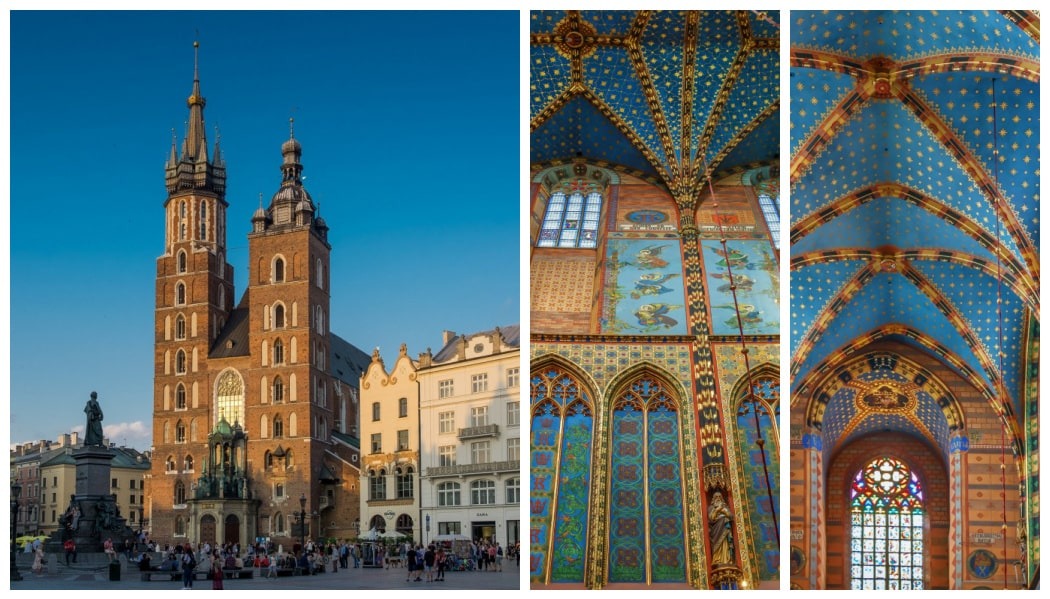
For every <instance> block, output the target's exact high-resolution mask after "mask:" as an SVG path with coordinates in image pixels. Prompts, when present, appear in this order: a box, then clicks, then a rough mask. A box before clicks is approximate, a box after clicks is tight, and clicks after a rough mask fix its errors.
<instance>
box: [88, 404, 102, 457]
mask: <svg viewBox="0 0 1050 599" xmlns="http://www.w3.org/2000/svg"><path fill="white" fill-rule="evenodd" d="M84 413H85V414H87V429H86V430H85V431H84V446H85V447H87V446H89V445H95V446H98V447H103V440H102V407H101V406H99V405H98V393H96V392H94V391H92V392H91V399H89V400H88V402H87V405H86V406H84Z"/></svg>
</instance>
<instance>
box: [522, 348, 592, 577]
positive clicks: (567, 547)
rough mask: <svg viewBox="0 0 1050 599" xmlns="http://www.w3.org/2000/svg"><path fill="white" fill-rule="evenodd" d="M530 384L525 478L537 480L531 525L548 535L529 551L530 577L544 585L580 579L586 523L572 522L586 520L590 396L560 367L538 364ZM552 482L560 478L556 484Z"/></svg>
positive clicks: (533, 489) (590, 457) (588, 480)
mask: <svg viewBox="0 0 1050 599" xmlns="http://www.w3.org/2000/svg"><path fill="white" fill-rule="evenodd" d="M530 385H531V395H530V404H531V406H532V407H531V416H530V417H531V420H532V422H531V424H532V426H531V430H530V435H531V446H532V451H531V455H532V459H531V468H530V478H531V480H533V481H539V483H540V485H538V486H536V485H534V486H533V487H532V489H531V491H530V497H529V499H530V502H531V506H532V510H531V516H530V528H531V529H532V530H533V531H534V532H533V534H534V535H537V536H538V537H539V538H543V539H547V542H546V543H544V544H542V545H534V546H533V551H532V553H533V555H536V556H538V557H539V558H540V560H539V563H540V566H539V568H538V569H537V570H536V572H535V573H534V575H535V576H536V577H537V578H538V579H540V580H543V581H544V582H545V583H546V582H578V581H580V580H583V578H584V563H585V562H586V559H585V557H586V556H585V548H586V546H587V538H586V531H587V526H577V525H575V524H574V523H586V522H587V521H588V513H587V506H588V505H589V504H590V492H591V488H590V487H591V477H590V475H591V459H592V455H591V448H592V446H593V442H594V439H593V433H594V416H593V411H592V405H591V403H590V401H591V399H590V398H591V397H592V395H591V393H590V392H589V391H588V390H587V389H586V387H584V386H583V385H581V384H580V382H579V379H577V378H576V377H574V376H572V375H571V374H569V373H568V372H567V371H566V370H565V369H564V368H562V367H560V366H559V365H549V366H546V367H539V368H537V369H536V370H535V371H533V373H532V375H531V380H530ZM555 480H557V481H562V482H561V484H559V485H558V486H557V488H555V485H554V484H553V482H554V481H555ZM555 491H557V492H556V493H555ZM595 492H601V491H595ZM548 564H549V565H548Z"/></svg>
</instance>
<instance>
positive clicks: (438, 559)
mask: <svg viewBox="0 0 1050 599" xmlns="http://www.w3.org/2000/svg"><path fill="white" fill-rule="evenodd" d="M445 559H446V556H445V548H444V547H438V550H437V554H436V555H435V556H434V563H435V564H436V565H437V578H435V579H434V580H437V581H444V580H445Z"/></svg>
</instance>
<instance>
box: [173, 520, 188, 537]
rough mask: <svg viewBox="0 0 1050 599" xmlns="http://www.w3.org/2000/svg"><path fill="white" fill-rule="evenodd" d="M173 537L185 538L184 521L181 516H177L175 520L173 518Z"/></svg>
mask: <svg viewBox="0 0 1050 599" xmlns="http://www.w3.org/2000/svg"><path fill="white" fill-rule="evenodd" d="M175 536H176V537H184V536H186V519H185V518H183V517H182V516H178V517H177V518H175Z"/></svg>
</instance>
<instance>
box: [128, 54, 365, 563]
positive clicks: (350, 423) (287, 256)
mask: <svg viewBox="0 0 1050 599" xmlns="http://www.w3.org/2000/svg"><path fill="white" fill-rule="evenodd" d="M187 104H188V107H189V123H188V132H187V135H186V138H185V139H184V140H183V143H182V144H181V148H180V147H177V146H176V145H175V143H174V140H173V143H172V148H171V152H170V155H169V158H168V160H167V163H166V164H165V180H166V185H167V198H166V200H165V202H164V214H163V218H164V221H165V238H164V253H163V254H162V255H161V256H160V257H159V258H158V259H157V278H156V325H155V330H154V335H155V340H156V341H155V356H154V359H155V376H154V416H153V431H154V444H153V456H154V461H153V467H152V469H151V472H150V475H149V477H148V488H149V494H148V499H147V501H148V504H147V508H146V511H147V513H146V518H148V519H149V528H150V530H151V533H152V536H153V538H155V539H157V540H158V541H160V542H192V543H197V542H209V543H211V544H212V545H214V544H216V543H226V542H230V543H233V542H237V543H240V545H241V546H242V547H244V546H245V545H246V544H247V543H249V542H252V541H254V540H255V539H256V538H259V537H263V538H269V539H271V540H273V541H275V542H277V543H283V544H284V545H285V546H286V547H289V548H290V547H291V546H292V545H293V544H294V543H296V542H298V539H299V538H300V537H302V536H305V537H311V536H312V537H314V538H318V537H320V536H321V535H322V534H324V535H326V536H330V535H331V536H334V535H335V534H341V535H343V536H348V535H349V534H351V533H352V532H356V531H352V530H351V527H352V525H353V524H356V521H357V517H358V511H359V503H358V492H359V488H358V480H359V466H358V464H359V442H358V441H357V434H358V432H357V430H356V426H357V421H358V420H357V419H358V401H357V387H358V384H359V377H360V375H361V373H362V372H363V369H364V367H365V366H367V364H368V357H367V355H366V354H364V353H363V352H361V351H360V350H358V349H357V348H355V347H354V346H352V345H351V344H349V343H348V342H346V341H344V340H343V339H341V338H340V337H338V336H337V335H335V334H334V333H332V332H331V331H330V330H329V328H328V324H329V318H328V316H329V314H330V312H329V306H330V302H331V297H330V295H329V290H330V287H329V280H330V279H329V277H330V273H331V270H330V262H329V253H330V249H331V248H330V246H329V243H328V240H327V231H328V228H327V225H326V223H325V222H324V220H323V219H321V218H320V217H318V216H316V214H315V206H314V203H313V201H312V199H311V197H310V194H309V193H308V192H307V190H306V189H305V188H304V187H303V184H302V169H303V167H302V164H301V155H302V147H301V145H300V143H299V142H298V141H297V140H296V139H295V137H294V133H293V134H292V135H290V137H289V139H288V140H287V141H286V142H285V143H284V144H283V145H282V146H281V148H280V152H281V155H282V156H283V163H282V165H281V180H280V182H279V188H278V190H277V191H276V193H274V195H273V197H272V199H271V201H270V203H269V206H268V207H266V208H263V207H260V208H259V209H258V210H257V211H256V212H255V214H254V215H252V216H251V223H252V229H251V233H249V235H248V240H247V241H248V246H249V265H248V288H247V289H246V290H245V291H244V293H243V294H242V296H241V299H240V300H239V301H238V302H236V303H235V290H234V286H233V267H232V266H231V265H230V264H229V263H227V262H226V248H227V241H226V222H227V209H228V207H229V204H228V203H227V201H226V197H225V196H226V168H225V163H224V161H223V158H222V152H221V148H220V147H219V144H218V142H216V144H215V146H214V148H213V149H212V150H211V151H210V152H209V148H208V144H207V140H206V137H205V128H204V105H205V100H204V97H203V96H202V94H201V88H200V80H199V77H198V75H197V71H196V66H195V71H194V81H193V88H192V93H191V95H190V96H189V99H188V100H187ZM275 151H276V148H275ZM245 217H247V215H245ZM300 512H305V513H306V514H307V518H306V523H305V526H306V528H305V529H303V528H302V525H301V524H300V523H299V519H300V518H299V516H298V514H299V513H300Z"/></svg>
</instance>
